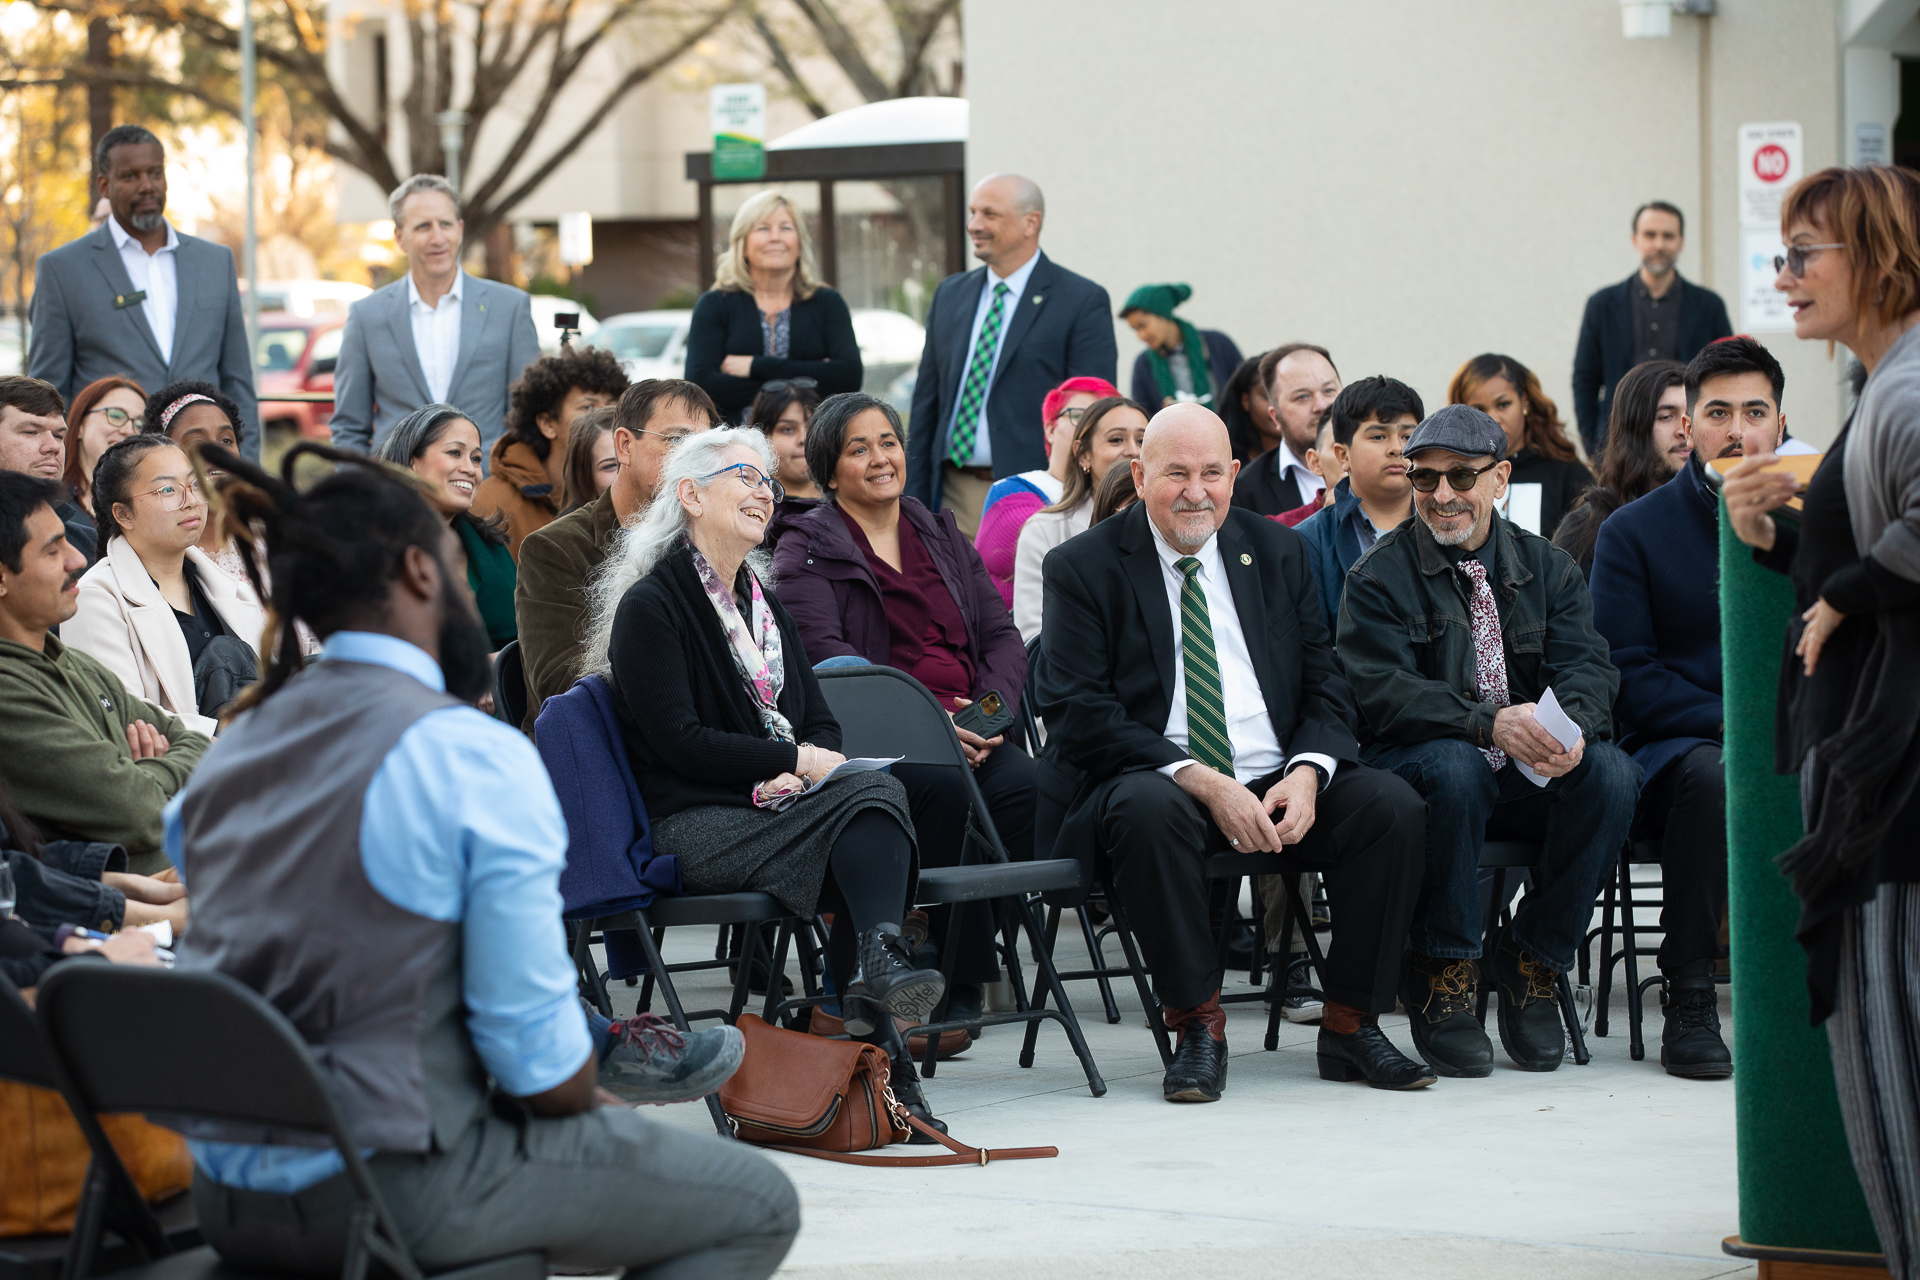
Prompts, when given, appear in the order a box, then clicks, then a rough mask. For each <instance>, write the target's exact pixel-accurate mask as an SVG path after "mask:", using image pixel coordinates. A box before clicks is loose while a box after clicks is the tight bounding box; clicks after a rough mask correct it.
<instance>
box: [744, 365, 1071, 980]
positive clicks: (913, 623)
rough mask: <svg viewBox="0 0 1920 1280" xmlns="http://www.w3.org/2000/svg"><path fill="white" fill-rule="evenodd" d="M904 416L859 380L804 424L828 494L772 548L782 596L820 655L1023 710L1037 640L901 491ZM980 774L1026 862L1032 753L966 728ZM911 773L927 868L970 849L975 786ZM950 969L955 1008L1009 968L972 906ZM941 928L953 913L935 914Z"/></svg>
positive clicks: (942, 529)
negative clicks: (1024, 636)
mask: <svg viewBox="0 0 1920 1280" xmlns="http://www.w3.org/2000/svg"><path fill="white" fill-rule="evenodd" d="M906 462H907V458H906V447H905V445H904V443H903V441H902V433H901V429H900V416H899V415H898V414H897V413H895V412H894V410H893V407H892V406H891V405H889V404H887V403H886V402H885V401H884V400H879V399H876V398H874V397H873V396H870V395H866V394H863V393H861V392H849V393H846V394H842V395H837V396H833V397H832V398H830V399H828V400H827V401H826V402H825V403H823V404H822V405H821V406H820V408H819V409H818V410H816V411H815V412H814V416H813V420H812V421H811V422H810V423H808V424H807V469H808V470H809V471H811V472H812V473H813V478H814V483H815V484H817V485H819V487H820V491H821V493H822V494H824V495H825V496H826V502H825V503H823V504H822V505H821V506H820V507H819V508H818V509H817V510H814V511H809V512H807V513H806V514H805V515H803V516H801V517H800V518H799V519H797V520H794V521H793V522H792V524H791V525H790V526H789V527H788V529H787V531H786V532H785V533H784V534H783V535H782V537H781V539H780V543H779V545H778V547H777V548H776V549H775V551H774V569H775V573H776V582H777V588H776V589H777V591H778V592H779V596H780V601H781V603H782V604H784V605H785V606H786V609H787V612H788V613H789V614H791V615H792V617H793V621H794V625H795V627H796V628H797V629H798V630H799V632H800V638H801V641H802V643H804V644H805V645H806V649H807V658H808V660H809V661H811V662H814V663H819V662H822V661H824V660H826V659H828V658H836V657H857V658H864V659H866V660H867V661H868V662H871V663H874V664H876V665H880V666H888V667H895V668H898V669H899V670H901V671H905V672H906V673H907V674H909V675H911V676H913V677H914V678H915V679H917V680H918V681H920V683H921V684H923V685H925V686H927V688H928V689H929V690H931V691H932V693H933V695H934V697H936V698H938V699H939V700H940V702H941V704H942V705H943V706H945V707H946V708H947V711H948V714H952V713H953V712H954V711H957V710H959V709H960V708H962V707H965V706H967V705H968V704H969V703H970V702H972V701H974V700H977V699H979V698H980V697H982V696H983V695H985V694H987V693H998V694H999V695H1000V696H1001V697H1002V698H1004V699H1005V700H1006V703H1007V705H1008V706H1009V707H1012V708H1014V709H1015V710H1017V709H1018V708H1019V705H1020V694H1021V692H1022V690H1023V689H1024V688H1025V686H1026V681H1027V650H1026V646H1025V645H1023V644H1022V643H1021V642H1020V632H1019V631H1018V629H1016V628H1015V627H1014V625H1013V618H1012V616H1011V615H1010V614H1008V612H1007V605H1006V601H1005V600H1003V599H1002V598H1001V596H1000V590H999V588H998V587H996V586H994V585H993V579H992V578H991V577H990V576H988V574H987V567H986V565H985V564H983V563H981V560H980V554H979V552H977V551H975V550H974V549H973V543H971V542H970V541H968V540H967V538H966V536H965V535H964V534H962V533H961V532H960V530H959V528H958V527H957V526H956V525H955V524H954V520H953V517H952V516H951V515H949V514H948V513H946V512H941V513H939V514H938V515H936V514H934V513H933V512H931V511H928V510H927V508H926V507H925V506H923V505H921V503H920V502H919V501H918V500H916V499H913V498H907V497H904V496H902V492H903V489H904V487H905V482H906V476H907V466H906ZM959 734H960V742H961V745H962V746H963V747H964V748H965V749H966V753H967V759H968V761H969V762H970V763H971V764H972V765H973V776H974V781H975V782H976V783H978V784H979V787H980V793H981V795H982V796H983V797H984V798H985V799H986V802H987V808H988V810H989V811H990V812H991V813H992V814H993V824H994V826H995V827H996V828H997V829H998V830H999V832H1000V838H1001V840H1002V842H1003V843H1005V845H1006V846H1007V853H1008V854H1009V855H1010V856H1011V857H1013V858H1014V859H1016V860H1021V861H1024V860H1027V859H1030V858H1032V857H1033V854H1034V850H1033V785H1034V776H1033V758H1032V757H1031V756H1029V755H1027V754H1026V753H1025V752H1023V751H1022V750H1021V749H1020V748H1019V747H1018V746H1016V745H1014V744H1013V743H1010V742H1007V741H1006V740H1005V739H1004V738H1002V737H995V738H990V739H982V738H980V737H979V736H978V735H976V734H973V733H969V732H968V731H967V730H965V729H961V730H959ZM893 774H894V776H895V777H897V778H899V779H900V781H901V782H903V783H905V784H906V787H907V794H908V796H909V798H910V799H911V801H912V806H913V822H914V828H915V829H916V830H917V831H919V832H920V833H921V836H920V860H921V863H922V865H925V866H951V865H954V864H956V863H958V862H959V861H960V859H961V855H962V852H963V837H964V833H965V831H966V804H967V801H966V792H965V790H964V788H962V787H961V786H959V785H958V784H957V782H956V781H955V780H954V778H953V777H952V775H951V774H949V773H948V771H947V770H945V769H941V768H938V767H935V766H925V765H923V766H906V765H896V766H894V769H893ZM973 915H974V917H975V919H976V922H977V927H976V926H975V925H972V924H970V925H969V926H968V927H967V928H966V932H965V936H964V937H963V939H962V945H961V950H960V953H959V956H958V958H957V961H958V962H957V965H956V967H955V970H954V975H953V976H954V983H953V986H952V988H951V991H952V1009H953V1013H952V1016H953V1017H956V1018H964V1017H966V1016H967V1011H968V1010H969V1009H973V1010H977V1009H978V1008H979V1007H980V1000H981V996H982V990H981V987H982V984H984V983H987V982H991V981H993V980H994V979H995V978H996V977H998V974H999V966H998V962H997V961H996V960H995V958H994V955H993V950H992V930H991V926H990V922H989V921H988V920H987V919H986V915H985V913H984V912H975V913H973ZM933 925H934V930H935V934H936V937H938V936H942V935H943V933H944V929H945V922H944V921H942V920H940V919H938V918H936V919H935V920H934V922H933Z"/></svg>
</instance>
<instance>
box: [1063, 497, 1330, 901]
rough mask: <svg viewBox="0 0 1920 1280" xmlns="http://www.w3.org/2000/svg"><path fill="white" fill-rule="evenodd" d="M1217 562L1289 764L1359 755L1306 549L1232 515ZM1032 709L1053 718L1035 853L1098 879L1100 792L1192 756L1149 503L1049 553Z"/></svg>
mask: <svg viewBox="0 0 1920 1280" xmlns="http://www.w3.org/2000/svg"><path fill="white" fill-rule="evenodd" d="M1219 538H1220V559H1221V562H1222V563H1223V564H1224V565H1225V566H1226V572H1227V584H1228V586H1229V587H1230V588H1231V589H1232V591H1233V606H1234V612H1235V613H1236V614H1238V615H1239V618H1240V629H1241V631H1242V632H1243V633H1244V634H1245V636H1246V639H1247V650H1248V656H1249V657H1250V658H1252V660H1253V669H1254V672H1255V673H1256V674H1257V675H1258V676H1259V678H1260V692H1261V694H1262V695H1263V696H1264V697H1265V699H1266V704H1267V714H1268V716H1269V717H1270V718H1271V719H1272V721H1273V728H1274V732H1275V733H1276V734H1277V735H1278V736H1279V738H1280V744H1281V746H1282V747H1283V748H1284V749H1285V750H1286V752H1287V756H1288V758H1289V759H1291V758H1292V757H1294V756H1297V755H1299V754H1300V753H1301V752H1308V751H1312V752H1320V753H1322V754H1325V755H1329V756H1332V757H1333V758H1334V759H1335V760H1338V761H1342V762H1343V763H1352V762H1355V761H1358V760H1359V758H1360V744H1359V742H1358V741H1357V740H1356V738H1355V736H1354V729H1355V725H1356V724H1357V723H1358V714H1357V712H1356V710H1355V706H1354V701H1353V693H1352V691H1351V690H1350V689H1348V688H1347V682H1346V678H1345V677H1344V676H1343V675H1341V673H1340V666H1339V663H1338V662H1337V661H1336V660H1335V658H1334V656H1333V642H1332V638H1331V637H1330V636H1328V634H1327V622H1326V611H1325V610H1324V609H1322V608H1321V606H1320V588H1319V586H1318V584H1317V583H1316V581H1315V579H1314V575H1313V566H1312V563H1311V558H1310V556H1309V553H1308V548H1307V544H1306V543H1305V542H1304V541H1303V540H1302V539H1301V537H1300V535H1299V534H1297V533H1295V532H1294V531H1293V530H1291V529H1288V528H1284V527H1283V526H1281V525H1279V524H1276V523H1275V522H1273V521H1272V520H1268V519H1266V518H1264V517H1262V516H1256V515H1254V514H1252V513H1251V512H1248V511H1242V510H1237V509H1236V510H1230V511H1228V512H1227V519H1226V522H1225V523H1224V524H1222V525H1221V527H1220V533H1219ZM1042 573H1043V580H1044V582H1045V604H1044V610H1045V612H1044V617H1045V622H1044V623H1043V624H1042V626H1041V630H1040V659H1039V667H1038V677H1037V685H1038V697H1039V702H1038V704H1037V707H1036V710H1037V711H1038V712H1039V714H1040V716H1041V717H1042V718H1043V719H1044V720H1045V721H1046V724H1047V745H1046V750H1045V751H1044V752H1043V753H1042V755H1041V759H1040V763H1039V766H1038V783H1039V788H1040V804H1039V812H1038V813H1037V814H1036V830H1035V836H1036V839H1035V844H1034V848H1035V851H1036V854H1038V851H1039V850H1042V849H1046V848H1049V847H1051V848H1052V850H1053V855H1052V856H1054V857H1056V858H1077V859H1079V860H1080V865H1081V883H1082V886H1083V887H1084V886H1085V885H1087V884H1089V883H1090V882H1091V879H1092V875H1093V862H1094V854H1095V851H1096V850H1095V844H1094V835H1095V832H1094V819H1095V816H1096V813H1097V811H1098V807H1099V806H1098V801H1099V799H1100V792H1101V789H1102V788H1103V787H1104V786H1106V785H1107V784H1108V783H1109V782H1111V780H1112V779H1114V778H1117V777H1119V776H1120V775H1122V774H1126V773H1134V772H1138V771H1140V770H1144V769H1158V768H1161V767H1163V766H1165V765H1169V764H1173V763H1174V762H1175V761H1178V760H1184V759H1186V758H1187V754H1186V752H1184V751H1182V750H1181V749H1180V748H1179V747H1177V746H1175V745H1174V744H1173V743H1171V742H1169V741H1168V740H1167V738H1166V727H1167V716H1168V714H1169V713H1170V711H1171V710H1172V705H1173V682H1174V666H1173V664H1174V640H1175V635H1174V619H1173V611H1172V608H1171V607H1170V605H1169V603H1168V600H1167V588H1166V581H1165V576H1164V571H1163V569H1162V567H1161V563H1160V557H1159V554H1158V553H1157V552H1156V550H1155V547H1154V537H1153V531H1152V529H1151V528H1150V527H1149V526H1148V524H1147V510H1146V505H1145V504H1144V503H1135V504H1134V505H1133V506H1132V507H1130V508H1128V509H1127V510H1126V511H1124V512H1122V513H1121V514H1120V515H1118V516H1114V517H1112V518H1110V519H1108V520H1104V521H1102V522H1101V523H1100V524H1098V525H1096V526H1094V527H1093V528H1092V529H1089V530H1088V531H1087V532H1086V533H1083V534H1081V535H1080V536H1079V537H1077V538H1071V539H1069V540H1068V541H1066V542H1065V543H1062V544H1061V545H1060V546H1058V547H1056V548H1055V549H1054V550H1053V551H1051V552H1049V553H1048V554H1047V559H1046V563H1045V566H1044V568H1043V570H1042Z"/></svg>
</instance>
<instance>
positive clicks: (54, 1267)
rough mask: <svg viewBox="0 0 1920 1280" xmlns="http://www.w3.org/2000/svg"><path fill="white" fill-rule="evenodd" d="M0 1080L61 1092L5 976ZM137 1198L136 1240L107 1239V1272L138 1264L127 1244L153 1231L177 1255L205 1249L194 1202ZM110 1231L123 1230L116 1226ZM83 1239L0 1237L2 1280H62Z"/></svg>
mask: <svg viewBox="0 0 1920 1280" xmlns="http://www.w3.org/2000/svg"><path fill="white" fill-rule="evenodd" d="M0 1080H11V1081H12V1082H13V1083H15V1084H24V1085H28V1086H31V1087H32V1088H35V1089H51V1090H58V1089H59V1087H60V1084H59V1081H58V1080H56V1079H55V1078H54V1073H53V1064H52V1063H51V1062H49V1061H48V1060H47V1055H46V1051H45V1050H44V1049H43V1048H42V1047H41V1045H40V1028H39V1026H38V1025H37V1024H36V1023H35V1021H34V1017H33V1010H31V1009H29V1008H28V1007H27V1002H26V1001H25V1000H23V999H21V997H20V992H19V991H18V990H17V989H16V988H15V987H14V985H13V983H11V982H9V981H8V980H7V979H6V977H5V976H4V975H0ZM108 1150H109V1152H110V1153H111V1154H110V1158H111V1159H112V1161H113V1163H114V1165H115V1167H117V1168H118V1169H119V1171H120V1177H122V1178H125V1179H126V1182H127V1184H129V1185H131V1183H132V1181H133V1179H132V1178H131V1176H129V1175H128V1174H127V1172H126V1168H125V1166H124V1165H121V1163H120V1156H119V1153H118V1152H113V1151H112V1148H111V1147H109V1148H108ZM99 1181H100V1182H101V1183H102V1184H111V1182H112V1178H111V1177H110V1176H109V1175H106V1174H102V1175H100V1177H99ZM94 1182H95V1175H94V1173H93V1171H92V1170H91V1169H90V1170H88V1175H87V1185H88V1186H92V1185H93V1184H94ZM134 1198H135V1200H137V1201H139V1208H138V1209H130V1210H129V1211H128V1216H129V1217H130V1218H132V1219H135V1220H136V1221H135V1222H134V1223H133V1224H132V1226H131V1230H132V1232H133V1235H131V1236H123V1235H121V1234H120V1233H119V1231H118V1230H116V1231H115V1232H113V1233H112V1234H107V1235H104V1236H103V1238H102V1240H101V1243H100V1245H99V1247H98V1249H97V1251H96V1252H95V1255H94V1256H95V1260H96V1262H97V1263H98V1264H99V1266H100V1268H101V1269H102V1270H116V1269H118V1268H120V1267H125V1266H129V1265H131V1264H133V1263H135V1262H138V1261H139V1260H140V1254H139V1252H138V1251H137V1250H136V1249H135V1248H134V1246H132V1245H131V1244H129V1243H128V1240H129V1239H137V1238H147V1239H151V1236H150V1235H148V1234H147V1233H149V1232H150V1231H157V1232H159V1233H160V1235H161V1236H163V1237H164V1238H165V1240H166V1242H167V1244H168V1245H170V1246H171V1247H172V1248H175V1249H190V1248H192V1247H193V1246H194V1245H197V1244H199V1243H200V1228H199V1226H198V1225H197V1223H196V1220H195V1218H194V1213H193V1197H192V1196H190V1195H187V1194H186V1193H185V1192H182V1193H181V1194H179V1195H176V1196H171V1197H169V1198H168V1199H166V1200H165V1201H163V1202H162V1203H160V1204H159V1205H155V1206H149V1205H148V1204H147V1203H146V1201H145V1200H144V1198H142V1197H141V1196H140V1195H139V1194H138V1192H136V1193H135V1196H134ZM143 1211H144V1212H143ZM149 1220H150V1221H149ZM108 1225H115V1226H116V1227H117V1226H121V1225H124V1224H119V1223H118V1222H117V1221H116V1223H114V1224H108ZM78 1238H79V1237H77V1236H76V1235H74V1234H73V1233H71V1232H66V1233H60V1234H43V1235H32V1236H0V1280H59V1276H60V1272H61V1268H62V1266H63V1264H64V1261H65V1259H66V1257H67V1254H68V1252H69V1250H71V1249H73V1248H74V1247H75V1242H76V1240H77V1239H78ZM75 1274H78V1273H77V1272H76V1273H75Z"/></svg>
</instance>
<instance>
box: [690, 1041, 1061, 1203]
mask: <svg viewBox="0 0 1920 1280" xmlns="http://www.w3.org/2000/svg"><path fill="white" fill-rule="evenodd" d="M736 1025H738V1026H739V1028H740V1032H741V1034H742V1035H744V1036H745V1037H746V1040H747V1053H746V1057H745V1058H744V1059H743V1060H742V1061H741V1063H740V1069H739V1070H738V1071H736V1072H734V1073H733V1077H732V1079H730V1080H728V1081H727V1082H726V1083H725V1084H723V1085H721V1086H720V1108H721V1110H723V1111H725V1112H726V1114H727V1121H728V1123H729V1124H730V1125H731V1126H732V1128H733V1136H734V1137H736V1138H739V1139H740V1140H741V1141H742V1142H751V1143H754V1144H756V1145H758V1146H763V1147H770V1148H772V1149H773V1150H775V1151H789V1152H792V1153H793V1154H794V1155H801V1156H816V1157H818V1158H820V1159H822V1160H837V1161H839V1162H840V1163H842V1164H865V1165H882V1166H886V1165H892V1166H897V1167H899V1168H902V1169H925V1168H930V1167H933V1166H936V1165H956V1164H986V1163H988V1162H989V1161H992V1160H1040V1159H1045V1158H1046V1157H1048V1156H1057V1155H1059V1154H1060V1149H1059V1148H1058V1147H1003V1148H999V1149H985V1148H980V1147H970V1146H968V1145H967V1144H966V1143H964V1142H958V1141H955V1140H954V1139H952V1138H949V1137H948V1136H947V1135H946V1134H944V1133H941V1132H940V1131H939V1130H938V1129H935V1128H933V1127H932V1126H930V1125H925V1124H922V1123H921V1122H920V1121H918V1120H916V1119H914V1118H913V1117H912V1116H911V1115H909V1114H908V1113H907V1109H906V1108H905V1107H903V1106H901V1105H900V1103H899V1102H897V1101H895V1100H894V1096H893V1091H892V1089H891V1088H889V1087H888V1080H889V1077H890V1074H891V1070H892V1067H891V1064H890V1063H889V1062H888V1061H887V1055H886V1054H885V1053H883V1052H882V1051H881V1050H880V1049H879V1047H878V1046H876V1045H870V1044H861V1043H858V1042H856V1041H851V1040H825V1039H822V1038H821V1037H819V1036H809V1035H801V1034H800V1033H799V1032H797V1031H787V1030H785V1029H784V1028H781V1027H774V1026H769V1025H768V1024H767V1023H766V1022H764V1021H762V1020H761V1019H759V1018H757V1017H755V1016H754V1015H753V1014H750V1013H748V1014H742V1015H741V1017H740V1021H739V1022H738V1023H737V1024H736ZM915 1130H918V1131H919V1132H921V1133H923V1134H926V1135H927V1136H929V1137H931V1138H933V1139H934V1140H935V1141H937V1142H938V1143H939V1144H940V1145H941V1146H943V1147H945V1148H947V1150H948V1151H949V1152H951V1153H952V1154H950V1155H944V1156H870V1155H863V1154H860V1153H862V1152H866V1151H872V1150H875V1149H877V1148H879V1147H885V1146H889V1145H891V1144H893V1143H896V1142H905V1141H906V1140H907V1139H908V1137H909V1136H910V1135H911V1134H912V1133H913V1132H914V1131H915Z"/></svg>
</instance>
